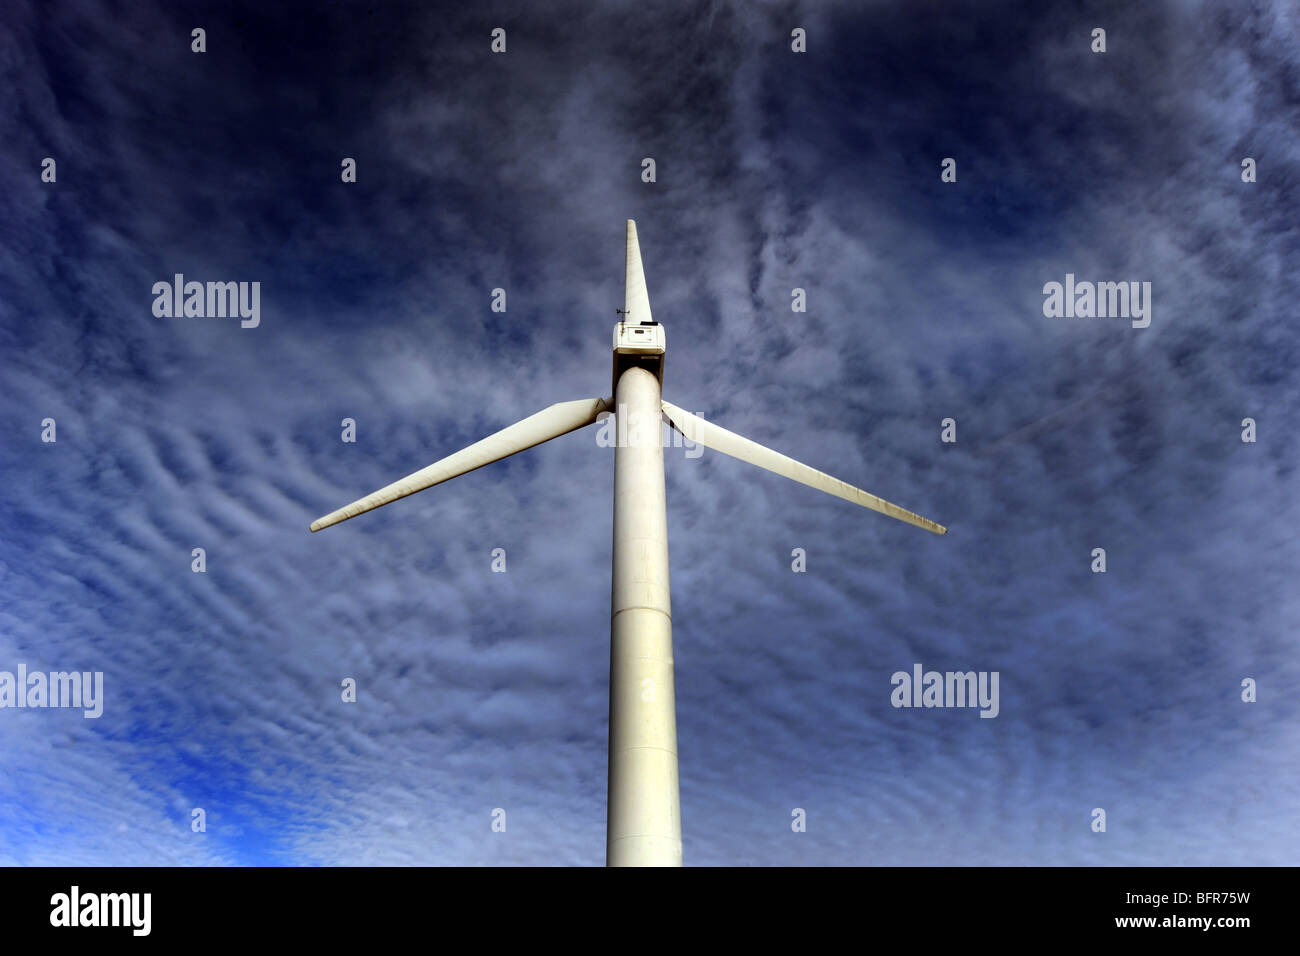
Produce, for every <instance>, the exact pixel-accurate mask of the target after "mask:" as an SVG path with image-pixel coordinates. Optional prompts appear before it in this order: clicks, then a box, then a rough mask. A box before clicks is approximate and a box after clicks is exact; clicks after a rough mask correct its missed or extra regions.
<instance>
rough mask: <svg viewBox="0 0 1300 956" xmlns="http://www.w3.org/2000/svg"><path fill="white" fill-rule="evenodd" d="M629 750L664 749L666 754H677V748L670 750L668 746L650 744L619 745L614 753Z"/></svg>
mask: <svg viewBox="0 0 1300 956" xmlns="http://www.w3.org/2000/svg"><path fill="white" fill-rule="evenodd" d="M629 750H662V751H663V752H664V753H666V754H672V755H673V756H674V757H676V756H677V751H676V750H669V749H668V748H667V747H650V746H644V747H619V748H618V750H615V751H614V753H616V754H621V753H627V752H628V751H629Z"/></svg>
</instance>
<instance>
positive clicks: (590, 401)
mask: <svg viewBox="0 0 1300 956" xmlns="http://www.w3.org/2000/svg"><path fill="white" fill-rule="evenodd" d="M613 404H614V400H613V399H610V398H584V399H581V400H580V401H576V402H558V403H557V404H555V405H551V406H550V407H548V408H544V409H542V410H541V411H540V412H538V413H537V414H536V415H530V416H528V417H527V418H525V419H524V420H523V421H521V422H515V424H513V425H510V426H508V427H506V428H503V429H501V431H499V432H496V433H495V434H492V435H489V436H488V437H487V438H484V439H483V440H482V441H477V442H475V443H474V444H472V445H470V446H469V447H468V448H462V449H461V450H460V451H458V452H456V453H455V454H452V455H448V456H447V457H446V458H443V459H442V460H441V461H435V462H434V463H433V464H432V465H429V466H428V467H427V468H421V469H420V470H419V471H417V472H414V473H413V474H410V475H407V476H406V477H405V478H403V479H402V480H401V481H395V482H393V483H392V484H391V485H387V486H385V487H383V488H380V489H379V490H378V491H376V492H375V493H374V494H369V495H366V496H365V497H364V498H360V499H358V500H357V501H354V502H352V504H350V505H347V506H345V507H343V508H340V509H339V510H338V511H332V512H330V513H329V514H327V515H326V516H325V517H323V518H318V519H317V520H315V521H313V522H312V523H311V530H312V531H320V530H321V529H322V528H328V527H329V526H330V525H334V524H338V523H339V522H340V521H346V520H347V519H348V518H355V517H356V516H357V515H359V514H365V513H366V512H367V511H371V510H373V509H375V508H378V507H379V506H380V505H386V504H388V503H389V502H390V501H396V500H397V499H398V498H405V497H406V496H407V495H411V494H415V492H417V491H423V490H424V489H425V488H429V487H431V486H433V485H436V484H440V483H442V482H444V481H447V480H449V479H451V478H455V477H457V476H458V475H463V474H465V473H466V472H470V471H473V470H474V469H475V468H482V467H483V466H484V465H490V464H492V462H494V461H500V460H501V459H502V458H508V457H509V456H511V455H513V454H515V453H517V452H521V451H525V450H527V449H529V448H532V447H533V446H534V445H540V444H541V443H542V442H544V441H550V440H551V439H552V438H559V437H560V436H561V435H564V434H567V433H569V432H571V431H573V430H575V429H578V428H581V427H582V426H584V425H590V424H591V423H592V422H594V421H595V420H596V416H597V415H599V414H600V413H601V412H604V411H608V410H609V408H610V407H611V406H612V405H613Z"/></svg>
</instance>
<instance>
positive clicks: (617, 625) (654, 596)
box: [311, 219, 948, 866]
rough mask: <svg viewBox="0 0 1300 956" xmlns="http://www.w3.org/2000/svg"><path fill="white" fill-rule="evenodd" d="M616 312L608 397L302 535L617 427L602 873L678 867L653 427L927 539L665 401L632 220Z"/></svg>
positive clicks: (840, 487) (435, 467) (863, 495)
mask: <svg viewBox="0 0 1300 956" xmlns="http://www.w3.org/2000/svg"><path fill="white" fill-rule="evenodd" d="M624 281H625V295H624V308H623V309H622V310H621V311H622V313H623V315H622V318H621V320H620V321H619V322H618V324H617V325H616V326H615V327H614V395H613V397H612V398H587V399H582V400H580V401H576V402H560V403H558V404H555V405H551V406H550V407H549V408H544V409H542V410H541V411H540V412H538V413H537V414H536V415H531V416H529V417H528V418H525V419H524V420H523V421H520V422H516V423H515V424H513V425H510V426H509V427H507V428H503V429H501V431H499V432H497V433H496V434H494V435H489V436H488V437H487V438H484V439H483V440H482V441H479V442H475V443H474V444H473V445H470V446H469V447H468V448H463V449H461V450H460V451H458V452H456V453H455V454H453V455H449V456H447V457H446V458H443V459H442V460H441V461H436V462H434V463H433V464H432V465H429V466H428V467H427V468H422V469H420V470H419V471H417V472H414V473H413V474H410V475H407V476H406V477H405V478H403V479H402V480H401V481H395V482H393V483H392V484H391V485H388V486H386V487H384V488H380V489H379V490H378V491H376V492H375V493H374V494H370V495H367V496H366V497H364V498H361V499H359V500H357V501H354V502H352V504H350V505H347V506H345V507H343V508H340V509H339V510H338V511H334V512H331V513H330V514H327V515H325V517H323V518H320V519H318V520H317V521H314V522H312V525H311V530H312V531H320V530H321V529H322V528H328V527H329V526H330V525H334V524H338V523H339V522H340V521H346V520H347V519H348V518H355V517H356V516H357V515H359V514H364V513H365V512H367V511H371V510H373V509H375V508H378V507H379V506H381V505H386V504H388V503H389V502H392V501H396V500H397V499H398V498H404V497H406V496H407V495H410V494H414V493H415V492H417V491H423V490H424V489H425V488H429V487H432V486H433V485H437V484H440V483H442V482H444V481H448V480H449V479H451V478H455V477H456V476H458V475H463V474H465V473H466V472H470V471H473V470H474V469H476V468H482V467H483V466H484V465H490V464H491V463H492V462H494V461H500V460H501V459H502V458H506V457H508V456H510V455H513V454H515V453H516V452H521V451H524V450H526V449H528V448H532V447H533V446H534V445H540V444H541V443H542V442H544V441H550V440H551V439H552V438H558V437H559V436H560V435H564V434H567V433H568V432H571V431H574V430H576V429H579V428H582V427H583V426H585V425H591V424H593V423H594V422H595V421H596V420H597V418H598V416H599V415H601V413H603V412H612V413H614V414H615V416H616V420H617V423H618V440H617V442H616V443H615V449H614V556H613V589H612V602H611V604H612V609H611V620H610V655H609V803H608V808H607V811H606V812H607V823H606V842H605V862H606V864H607V865H609V866H680V865H681V863H682V821H681V805H680V801H679V797H678V785H677V710H676V703H675V698H674V695H673V625H672V607H671V605H670V603H669V598H668V515H667V510H666V507H665V500H664V455H663V444H662V439H661V431H660V426H661V422H662V421H664V420H666V421H667V422H668V424H669V425H671V426H672V427H673V428H675V429H676V430H677V431H679V432H681V433H682V435H683V436H684V437H685V438H686V439H688V440H690V441H693V442H698V443H699V444H701V445H704V446H705V447H707V448H712V449H713V450H714V451H718V452H721V453H722V454H724V455H730V456H731V457H733V458H739V459H740V460H741V461H747V462H749V463H750V464H751V465H757V466H758V467H759V468H766V469H767V470H768V471H772V472H776V474H778V475H784V476H785V477H787V478H791V479H793V480H795V481H798V482H801V483H802V484H805V485H808V486H810V487H812V488H816V489H818V490H819V491H824V492H827V493H828V494H832V495H835V496H836V497H839V498H843V499H845V500H846V501H850V502H852V503H853V504H855V505H861V506H862V507H864V508H870V509H871V510H873V511H879V512H880V513H881V514H885V515H888V516H889V517H891V518H897V519H898V520H900V521H905V522H907V523H908V524H912V525H916V526H917V527H918V528H925V529H926V530H927V531H932V532H934V533H935V534H947V533H948V529H947V528H945V527H943V526H942V525H939V524H936V523H935V522H933V521H931V520H930V519H928V518H922V517H921V516H920V515H918V514H914V513H912V512H911V511H907V510H906V509H904V508H900V507H899V506H898V505H895V504H891V503H890V502H888V501H885V500H884V499H882V498H877V497H876V496H875V495H872V494H868V493H867V492H865V491H863V490H862V489H860V488H855V487H853V486H852V485H850V484H846V483H845V482H843V481H840V480H839V479H838V478H832V477H831V476H830V475H827V474H823V473H822V472H820V471H817V470H816V469H814V468H810V467H808V466H807V465H804V464H801V463H800V462H797V461H795V460H794V459H793V458H787V457H786V456H785V455H780V454H777V453H776V452H774V451H772V450H771V449H769V448H764V447H763V446H762V445H760V444H758V443H757V442H752V441H750V440H749V439H748V438H742V437H741V436H740V435H737V434H735V433H734V432H729V431H727V430H726V429H725V428H722V427H720V426H718V425H714V424H713V423H711V422H707V421H705V420H704V419H702V418H699V417H697V416H695V415H692V414H690V413H689V412H687V411H684V410H683V409H681V408H678V407H677V406H676V405H673V404H672V403H670V402H666V401H664V400H663V398H662V396H661V394H660V390H661V386H662V384H663V372H664V354H665V351H666V348H665V337H664V327H663V326H662V325H660V324H659V323H657V322H655V320H654V319H653V317H652V316H651V314H650V296H649V294H648V293H647V292H646V284H645V272H644V270H643V269H642V267H641V247H640V245H639V244H638V242H637V235H636V223H635V222H633V221H632V220H631V219H629V220H628V221H627V266H626V273H625V280H624Z"/></svg>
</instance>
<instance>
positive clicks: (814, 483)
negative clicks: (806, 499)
mask: <svg viewBox="0 0 1300 956" xmlns="http://www.w3.org/2000/svg"><path fill="white" fill-rule="evenodd" d="M663 409H664V415H665V417H666V418H667V419H668V424H670V425H672V426H673V428H675V429H677V430H678V431H679V432H681V433H682V435H684V436H685V437H686V438H688V439H689V440H691V441H693V442H699V443H700V444H701V445H704V446H705V447H706V448H712V449H713V450H714V451H718V452H722V454H724V455H730V456H731V457H732V458H739V459H740V460H741V461H747V462H749V463H750V464H751V465H757V466H758V467H759V468H765V469H767V470H768V471H772V472H775V473H776V474H778V475H784V476H785V477H786V478H790V479H793V480H794V481H797V482H799V483H800V484H804V485H807V486H808V487H810V488H816V489H817V490H818V491H824V492H826V493H827V494H829V495H835V497H837V498H843V499H844V500H845V501H851V502H853V503H854V504H855V505H861V506H862V507H863V508H870V509H871V510H872V511H879V512H880V513H881V514H884V515H889V517H891V518H897V519H898V520H899V521H905V522H907V523H908V524H911V525H916V526H917V527H918V528H924V529H925V530H926V531H932V532H934V533H935V534H947V533H948V529H947V528H945V527H944V526H943V525H941V524H936V523H935V522H933V521H931V520H930V519H929V518H922V517H921V516H920V515H918V514H915V513H913V512H911V511H908V510H907V509H906V508H900V507H899V506H898V505H896V504H893V503H892V502H888V501H886V500H885V499H884V498H877V497H876V496H875V495H873V494H870V493H869V492H866V491H863V490H862V489H861V488H855V487H853V486H852V485H850V484H847V483H846V482H843V481H840V480H839V479H838V478H832V477H831V476H830V475H827V474H825V473H823V472H820V471H818V470H817V469H816V468H809V467H808V466H807V465H805V464H803V463H802V462H797V461H795V460H794V459H793V458H787V457H786V456H785V455H782V454H779V453H778V452H774V451H772V449H770V448H764V447H763V446H762V445H760V444H758V442H753V441H750V440H749V439H748V438H743V437H741V436H740V435H737V434H736V433H735V432H729V431H727V430H726V429H725V428H722V427H720V426H718V425H714V424H713V423H712V422H706V421H705V420H704V419H703V418H700V417H698V416H696V415H692V414H691V413H690V412H688V411H685V410H683V409H680V408H678V407H677V406H676V405H674V404H672V403H671V402H664V403H663Z"/></svg>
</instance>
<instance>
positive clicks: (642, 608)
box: [609, 604, 673, 621]
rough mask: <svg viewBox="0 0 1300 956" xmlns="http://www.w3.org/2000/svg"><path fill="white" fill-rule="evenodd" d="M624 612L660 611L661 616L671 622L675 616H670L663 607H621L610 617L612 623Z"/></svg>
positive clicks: (646, 605)
mask: <svg viewBox="0 0 1300 956" xmlns="http://www.w3.org/2000/svg"><path fill="white" fill-rule="evenodd" d="M624 611H658V612H659V613H660V614H662V615H663V616H664V617H666V618H668V620H669V621H671V620H672V619H673V616H672V615H671V614H669V613H668V612H667V611H665V610H664V609H663V608H661V607H650V605H648V604H633V605H632V606H631V607H621V608H619V609H618V610H617V611H615V612H614V613H613V614H611V615H610V616H609V619H610V620H611V621H612V620H614V618H616V617H618V616H619V615H620V614H622V613H623V612H624Z"/></svg>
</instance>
